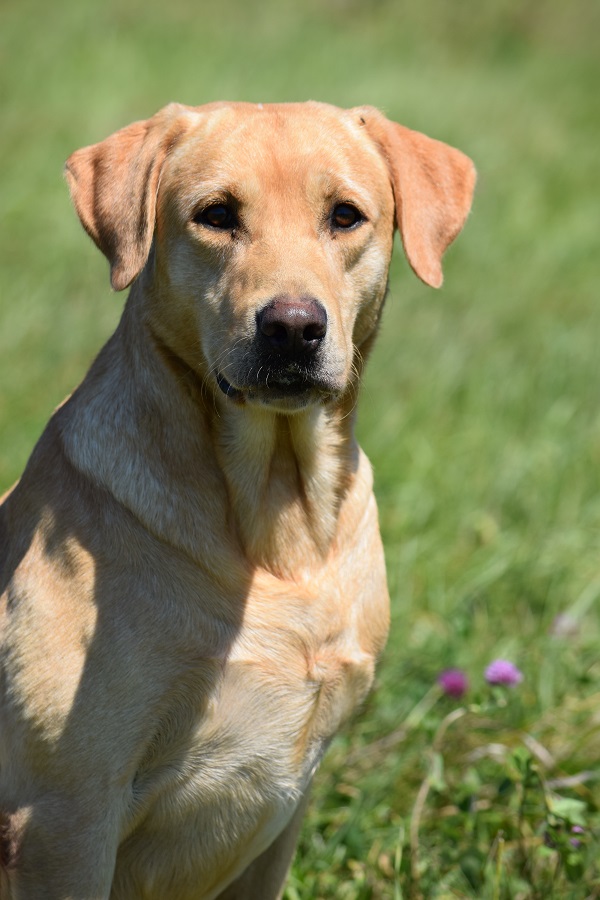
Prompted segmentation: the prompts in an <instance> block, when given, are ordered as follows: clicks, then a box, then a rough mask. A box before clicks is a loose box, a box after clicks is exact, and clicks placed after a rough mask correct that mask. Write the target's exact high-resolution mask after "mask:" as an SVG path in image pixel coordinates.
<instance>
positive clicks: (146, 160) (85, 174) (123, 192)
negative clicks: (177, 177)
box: [65, 103, 189, 291]
mask: <svg viewBox="0 0 600 900" xmlns="http://www.w3.org/2000/svg"><path fill="white" fill-rule="evenodd" d="M185 111H186V107H184V106H181V105H180V104H178V103H172V104H170V105H169V106H165V107H164V109H162V110H160V112H158V113H156V115H155V116H152V118H151V119H147V120H146V121H143V122H134V123H133V125H129V126H128V127H127V128H123V129H121V131H117V132H116V133H115V134H113V135H111V136H110V137H109V138H107V139H106V140H105V141H101V142H100V143H99V144H93V145H92V146H90V147H83V149H81V150H76V151H75V153H73V154H72V155H71V156H70V157H69V158H68V160H67V163H66V167H65V174H66V178H67V182H68V184H69V190H70V192H71V198H72V200H73V203H74V204H75V209H76V210H77V214H78V216H79V218H80V219H81V224H82V225H83V227H84V228H85V230H86V231H87V233H88V234H89V235H90V237H91V238H92V239H93V241H94V242H95V243H96V245H97V247H98V248H99V249H100V250H102V252H103V253H104V255H105V256H106V258H107V259H108V261H109V263H110V280H111V284H112V286H113V288H114V289H115V291H122V290H123V289H124V288H126V287H128V286H129V285H130V284H131V282H132V281H133V280H134V279H135V278H136V277H137V276H138V275H139V273H140V272H141V270H142V269H143V268H144V265H145V263H146V260H147V258H148V253H149V252H150V246H151V244H152V237H153V234H154V223H155V215H156V196H157V193H158V184H159V179H160V173H161V169H162V166H163V163H164V161H165V158H166V156H167V154H168V153H169V151H170V150H171V149H172V147H173V146H174V145H175V144H176V142H177V140H178V139H179V137H181V135H182V134H183V133H184V131H185V129H186V124H187V122H188V121H189V120H188V119H187V117H186V116H185Z"/></svg>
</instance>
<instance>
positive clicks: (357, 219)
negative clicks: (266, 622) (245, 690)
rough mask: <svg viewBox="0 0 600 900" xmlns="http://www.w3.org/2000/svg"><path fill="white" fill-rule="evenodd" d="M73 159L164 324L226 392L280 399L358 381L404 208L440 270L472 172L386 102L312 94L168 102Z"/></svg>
mask: <svg viewBox="0 0 600 900" xmlns="http://www.w3.org/2000/svg"><path fill="white" fill-rule="evenodd" d="M67 173H68V177H69V180H70V184H71V191H72V194H73V198H74V200H75V203H76V206H77V209H78V212H79V214H80V217H81V219H82V222H83V224H84V226H85V227H86V229H87V230H88V232H89V233H90V234H91V236H92V237H93V238H94V240H95V241H96V243H97V244H98V245H99V246H100V248H101V249H102V250H103V252H104V253H106V255H107V256H108V258H109V261H110V262H111V267H112V280H113V285H114V286H115V287H117V288H121V287H125V286H127V284H129V283H130V282H131V281H132V280H133V279H134V278H135V277H137V276H138V274H139V273H140V272H141V271H142V270H144V276H143V278H144V296H145V302H146V304H147V305H146V316H147V322H148V324H149V326H150V327H151V328H152V330H153V332H154V333H155V335H156V336H157V338H158V339H159V340H161V341H162V342H163V343H164V344H165V345H166V346H168V347H169V349H170V350H171V351H172V352H174V353H176V354H177V355H178V356H179V357H180V358H181V359H183V360H185V362H186V363H187V364H188V365H189V366H190V367H191V368H192V369H194V371H196V372H197V373H198V374H199V375H201V377H202V378H203V379H204V380H205V381H206V382H207V383H208V384H211V385H212V386H213V387H214V388H215V390H216V391H219V390H220V391H222V392H223V393H224V394H226V395H227V397H228V398H229V399H230V400H231V401H233V402H236V403H245V402H248V403H260V404H262V405H266V406H268V407H270V408H271V409H274V410H276V411H279V412H293V411H295V410H297V409H301V408H303V407H305V406H306V405H308V404H310V403H314V402H321V401H323V400H326V399H328V398H331V397H335V396H337V395H340V394H343V393H344V392H345V390H346V389H347V388H348V386H349V384H350V383H351V382H352V380H353V378H354V375H355V372H356V362H357V360H358V359H359V358H360V353H361V348H364V347H366V345H367V344H368V343H369V342H370V341H369V339H370V338H371V337H372V335H373V333H374V330H375V328H376V326H377V322H378V319H379V315H380V311H381V306H382V303H383V298H384V295H385V290H386V283H387V272H388V266H389V261H390V256H391V251H392V242H393V232H394V224H395V223H396V222H397V223H398V225H399V228H400V230H401V232H402V237H403V241H404V244H405V249H406V252H407V255H408V258H409V261H410V262H411V265H412V266H413V268H414V269H415V271H416V272H417V274H418V275H420V277H422V278H423V279H424V280H425V281H428V282H429V283H431V284H439V283H440V282H441V269H440V261H441V255H442V253H443V251H444V249H445V248H446V246H447V245H448V243H450V241H451V240H452V239H453V238H454V236H455V235H456V234H457V233H458V230H459V229H460V227H461V226H462V223H463V221H464V218H465V216H466V214H467V212H468V209H469V206H470V200H471V193H472V188H473V180H474V176H473V169H472V165H471V164H470V161H469V160H467V158H466V157H464V156H463V155H462V154H460V153H459V152H458V151H455V150H453V149H452V148H450V147H446V145H444V144H439V143H438V142H436V141H431V140H430V139H429V138H425V137H424V136H423V135H419V134H417V133H415V132H410V131H408V130H407V129H403V128H401V126H398V125H394V124H393V123H391V122H388V120H387V119H385V118H384V117H383V116H381V115H380V114H379V113H377V112H376V111H375V110H372V109H370V108H360V109H355V110H348V111H345V110H339V109H337V108H335V107H331V106H327V105H324V104H316V103H306V104H282V105H266V106H262V105H260V104H259V105H253V104H211V105H209V106H206V107H198V108H188V107H181V106H176V105H173V106H170V107H167V108H165V110H163V111H161V112H160V113H158V114H157V115H156V116H154V117H153V119H149V120H148V121H147V122H143V123H136V124H135V125H133V126H130V127H129V128H128V129H123V131H121V132H118V133H117V134H115V135H113V136H112V137H111V138H109V139H108V140H107V141H104V142H103V143H101V144H98V145H95V146H94V147H90V148H84V150H80V151H77V153H75V154H73V156H72V157H71V158H70V160H69V162H68V164H67ZM119 205H120V210H119ZM119 212H120V213H121V215H120V216H119Z"/></svg>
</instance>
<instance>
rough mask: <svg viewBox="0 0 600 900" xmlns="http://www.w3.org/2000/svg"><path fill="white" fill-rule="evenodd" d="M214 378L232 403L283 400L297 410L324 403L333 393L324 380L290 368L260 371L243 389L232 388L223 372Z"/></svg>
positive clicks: (330, 386) (217, 373)
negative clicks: (311, 403) (309, 404)
mask: <svg viewBox="0 0 600 900" xmlns="http://www.w3.org/2000/svg"><path fill="white" fill-rule="evenodd" d="M215 379H216V382H217V384H218V386H219V388H220V389H221V391H222V392H223V394H225V396H226V397H227V398H228V399H229V400H232V401H233V402H235V403H244V402H245V401H246V400H249V401H253V400H254V401H258V402H260V403H265V404H270V403H273V402H277V401H284V402H286V405H290V406H295V407H298V406H305V405H307V404H308V403H309V402H317V401H319V400H325V399H326V398H328V397H331V395H332V394H333V393H336V391H335V390H334V389H333V386H332V385H331V384H329V382H328V381H326V380H325V379H322V378H315V377H310V376H309V375H308V374H307V373H305V372H302V371H301V370H298V371H294V370H293V369H286V370H280V371H274V372H273V371H268V370H267V371H265V370H262V371H261V370H259V374H258V375H257V376H256V377H254V378H253V379H252V380H250V379H248V380H247V382H246V383H245V384H244V385H243V387H236V386H234V385H232V384H231V382H230V381H228V379H227V378H226V377H225V376H224V375H223V373H222V372H218V371H217V372H215Z"/></svg>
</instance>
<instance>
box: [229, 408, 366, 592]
mask: <svg viewBox="0 0 600 900" xmlns="http://www.w3.org/2000/svg"><path fill="white" fill-rule="evenodd" d="M226 403H229V401H226ZM215 433H216V435H217V438H216V452H217V457H218V461H219V465H220V467H221V470H222V472H223V474H224V476H225V479H226V482H227V489H228V495H229V500H230V503H231V506H232V509H233V510H234V514H235V518H236V524H237V529H238V533H239V536H240V540H241V542H242V544H243V546H244V549H245V552H246V555H247V556H248V558H249V559H250V560H252V561H253V562H255V563H257V564H259V565H261V566H263V567H266V568H268V569H271V570H272V571H275V572H277V573H279V574H287V575H290V574H292V573H301V572H302V571H304V570H306V568H307V565H308V561H312V562H313V563H314V562H315V561H319V560H320V561H321V562H324V561H325V559H326V558H327V555H328V553H329V551H330V549H331V546H332V544H333V542H334V539H335V537H336V534H337V530H338V526H339V516H340V507H341V504H342V500H343V498H344V495H345V492H346V490H347V489H348V487H349V484H350V481H351V477H352V471H353V470H355V469H356V467H357V452H358V451H357V447H356V445H355V443H354V441H353V439H352V435H351V423H350V422H349V421H348V419H347V418H346V419H345V418H344V411H343V408H342V409H340V408H339V407H337V406H316V407H310V408H308V409H306V410H303V411H301V412H299V413H296V414H294V415H278V414H276V413H275V414H274V413H272V412H270V411H269V410H266V409H261V408H260V407H259V408H257V407H253V406H250V405H247V406H245V407H241V408H240V407H237V406H234V405H233V404H231V403H229V408H226V409H224V410H222V411H221V413H220V416H219V417H218V418H216V419H215Z"/></svg>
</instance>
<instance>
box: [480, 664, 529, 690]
mask: <svg viewBox="0 0 600 900" xmlns="http://www.w3.org/2000/svg"><path fill="white" fill-rule="evenodd" d="M485 680H486V681H487V683H488V684H503V685H506V686H508V687H514V686H515V685H516V684H519V683H520V682H521V681H523V673H522V672H520V671H519V670H518V669H517V667H516V666H515V665H514V664H513V663H511V662H509V661H508V660H507V659H495V660H494V662H492V663H490V664H489V666H488V667H487V669H486V670H485Z"/></svg>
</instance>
